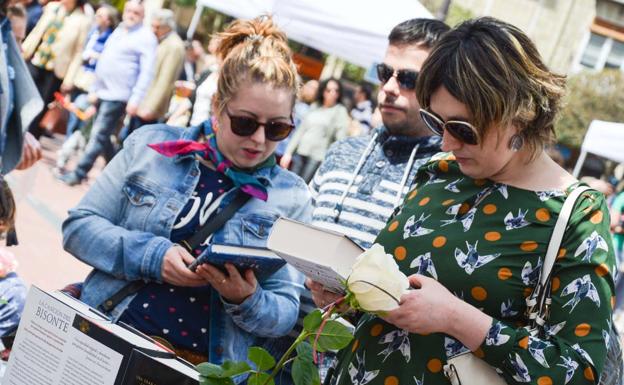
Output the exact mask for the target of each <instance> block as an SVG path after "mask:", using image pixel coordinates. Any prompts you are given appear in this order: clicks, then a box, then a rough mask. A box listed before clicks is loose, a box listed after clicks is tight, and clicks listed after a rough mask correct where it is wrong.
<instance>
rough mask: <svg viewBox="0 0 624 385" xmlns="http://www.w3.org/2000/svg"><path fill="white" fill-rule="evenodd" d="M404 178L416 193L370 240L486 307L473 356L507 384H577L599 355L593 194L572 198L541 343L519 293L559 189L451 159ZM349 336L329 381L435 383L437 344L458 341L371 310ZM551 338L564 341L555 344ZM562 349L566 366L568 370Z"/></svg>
mask: <svg viewBox="0 0 624 385" xmlns="http://www.w3.org/2000/svg"><path fill="white" fill-rule="evenodd" d="M413 188H414V190H413V191H417V194H414V193H408V196H407V197H406V200H405V202H404V203H403V207H402V208H401V210H400V211H399V212H398V214H397V215H396V217H395V218H393V219H392V220H391V221H389V224H388V227H387V228H386V229H385V230H384V231H382V232H381V234H379V236H378V238H377V240H376V242H378V243H380V244H381V245H382V246H384V249H385V250H386V252H387V253H389V254H391V255H393V256H394V260H395V261H396V263H397V264H398V266H399V269H400V270H401V271H402V272H403V273H405V274H406V275H411V274H416V273H418V274H421V275H425V276H428V277H430V278H434V279H436V280H437V281H438V282H439V283H441V284H442V285H443V286H446V288H447V289H448V290H449V291H450V292H451V293H453V294H454V295H456V296H457V297H459V298H461V299H463V300H464V301H465V302H467V303H469V304H471V305H472V306H474V308H476V309H480V310H481V311H483V312H484V313H486V314H487V315H489V316H490V317H492V319H493V322H492V326H491V328H490V330H489V331H488V333H487V336H486V338H485V339H484V341H483V343H482V344H481V346H479V347H478V348H477V349H476V350H475V351H474V354H475V355H476V356H477V357H479V358H481V359H483V360H485V361H486V362H488V363H496V365H498V366H499V367H502V368H504V371H505V376H506V378H508V379H510V381H512V380H513V382H514V383H516V382H517V383H530V384H540V385H553V384H567V385H580V384H583V385H584V384H586V383H587V382H588V381H590V380H589V379H590V378H594V373H593V371H592V370H591V369H590V368H591V364H590V363H589V361H588V358H586V357H589V358H590V359H595V360H596V361H599V359H598V357H602V356H603V355H604V353H605V351H606V346H605V344H604V343H602V342H601V343H596V341H604V340H603V337H602V332H603V331H605V330H608V329H607V327H608V320H609V319H610V313H611V311H612V306H613V302H614V294H613V293H612V292H611V287H613V283H612V276H611V271H612V267H613V266H614V264H615V262H614V261H615V260H614V256H613V250H612V247H611V241H610V235H609V228H608V226H609V224H608V222H609V221H608V220H607V219H605V218H606V215H605V213H606V212H607V211H606V204H605V202H604V198H603V197H602V196H601V195H599V194H597V193H587V194H585V196H584V197H583V198H581V199H580V200H579V201H578V202H577V204H576V205H575V207H574V212H573V214H572V217H571V218H572V219H571V223H570V225H569V226H568V229H567V230H566V235H565V237H564V240H563V242H562V244H561V246H560V248H559V251H558V253H557V259H556V262H555V268H554V270H553V272H554V274H553V276H552V279H551V292H552V299H553V303H552V305H551V311H552V314H557V322H558V323H556V324H553V325H550V327H551V328H553V329H551V332H552V333H553V335H552V336H551V337H550V338H549V340H548V341H543V340H542V339H541V338H540V337H539V336H530V335H529V334H528V332H527V331H526V329H524V326H525V324H526V321H524V314H523V311H524V309H525V305H524V303H525V297H527V296H529V295H531V293H532V291H533V289H534V287H535V283H536V281H537V279H538V277H539V272H540V268H541V264H542V263H543V258H544V254H545V249H546V247H547V245H548V242H549V239H550V234H551V233H552V228H553V226H554V223H555V222H556V219H557V216H558V213H559V211H560V210H561V205H562V204H563V201H564V199H565V193H564V192H561V191H545V192H537V193H536V192H532V191H528V190H522V189H518V188H515V187H511V186H505V185H500V184H495V183H493V182H492V181H489V180H472V179H470V178H468V177H466V176H465V175H462V174H461V173H460V172H459V168H458V166H457V162H456V161H454V160H452V159H445V162H439V161H432V162H431V163H430V164H428V165H426V166H425V167H423V168H421V169H420V170H419V172H418V174H417V176H416V178H415V179H414V183H413ZM601 239H602V240H604V242H602V240H601ZM589 246H591V247H589ZM590 290H591V292H592V294H591V295H589V294H587V293H589V291H590ZM427 311H430V312H433V311H435V310H430V309H429V310H427ZM561 321H565V323H561ZM458 322H462V321H461V320H460V321H458ZM466 327H469V325H466ZM355 338H356V341H357V342H354V343H353V344H352V345H351V346H350V348H349V349H347V353H348V354H345V355H344V359H343V360H342V361H340V363H339V365H338V367H337V371H336V376H338V378H339V379H340V380H339V382H338V384H337V385H347V384H353V383H358V384H362V380H361V379H362V378H366V379H367V385H393V384H401V385H403V384H414V383H415V381H416V383H418V381H424V383H426V384H427V385H442V384H444V385H447V384H448V381H447V380H446V378H445V377H444V373H443V367H444V365H445V364H446V357H447V354H449V352H451V353H452V352H453V351H461V350H462V349H463V346H462V344H461V343H460V342H459V341H457V340H454V339H452V338H451V337H449V336H448V334H441V333H436V332H433V331H432V330H418V331H417V332H415V333H409V334H406V333H405V332H404V331H403V330H401V329H398V328H397V327H395V326H393V325H392V324H389V323H386V322H384V321H383V320H382V319H380V318H378V317H376V316H373V315H366V316H363V317H362V318H361V321H360V323H359V324H358V326H357V329H356V332H355ZM573 345H574V346H577V347H578V348H579V349H582V352H583V353H581V350H579V349H576V350H575V349H572V348H571V346H573ZM559 346H564V347H565V348H564V349H565V350H564V351H563V352H559V350H558V349H559V348H558V347H559ZM424 347H426V348H424ZM564 357H565V359H569V360H571V361H569V362H570V363H571V362H573V363H574V364H570V365H574V366H575V367H576V369H575V372H574V375H573V376H572V377H571V378H569V379H568V378H566V370H565V369H564V367H565V362H564ZM547 367H548V368H550V369H548V368H547ZM569 367H571V366H569ZM350 368H351V370H350ZM354 368H361V370H359V369H358V371H357V373H359V374H357V375H358V376H361V377H357V378H356V377H354V376H356V371H354ZM514 368H519V370H520V369H521V370H520V371H519V372H518V373H516V371H515V369H514ZM519 373H520V374H519ZM514 376H516V377H514Z"/></svg>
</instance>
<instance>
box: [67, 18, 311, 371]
mask: <svg viewBox="0 0 624 385" xmlns="http://www.w3.org/2000/svg"><path fill="white" fill-rule="evenodd" d="M220 37H221V39H222V40H221V45H220V49H219V54H220V55H221V57H222V58H224V62H223V66H222V69H221V73H220V75H219V83H218V90H217V93H216V95H215V97H214V100H213V111H214V112H215V116H214V117H213V119H212V121H206V122H204V124H203V125H201V126H199V127H193V128H190V129H181V128H176V127H170V126H167V125H153V126H147V127H144V128H142V129H140V130H138V131H136V132H135V133H133V134H132V135H131V136H130V137H129V138H128V139H127V140H126V142H125V143H124V148H123V150H122V151H121V152H120V153H119V154H117V156H116V157H115V158H114V159H113V160H112V162H111V163H110V164H109V165H108V166H107V167H106V169H105V170H104V171H103V173H102V175H101V176H100V177H99V178H98V179H97V181H96V182H95V184H94V185H93V186H92V187H91V189H90V190H89V192H88V193H87V194H86V196H85V197H84V198H83V199H82V201H81V202H80V203H79V204H78V206H77V207H75V208H74V209H72V210H70V212H69V218H68V219H67V220H66V221H65V223H64V224H63V236H64V239H63V242H64V247H65V249H66V250H67V251H69V252H70V253H72V254H73V255H74V256H76V257H77V258H78V259H80V260H82V261H84V262H86V263H88V264H89V265H91V266H93V267H94V270H93V271H92V272H91V274H90V275H89V276H88V277H87V279H86V281H85V283H84V287H83V290H82V294H81V299H82V300H83V301H84V302H86V303H88V304H89V305H91V306H100V305H102V304H103V303H104V302H105V301H106V300H107V299H109V298H110V297H111V296H112V295H114V294H115V293H117V292H119V290H120V289H121V288H123V287H125V286H126V285H127V284H128V283H129V282H131V281H145V282H147V284H146V285H145V286H143V287H142V288H141V289H140V290H139V291H138V292H137V293H136V294H132V295H129V296H127V297H125V298H124V299H123V300H122V301H121V302H120V303H119V304H118V305H117V306H115V307H114V309H112V310H111V311H110V315H111V316H112V317H113V319H114V320H121V321H124V322H126V323H130V324H132V325H133V326H135V327H137V328H138V329H139V330H141V331H143V332H145V333H147V334H150V335H155V336H159V337H162V338H164V339H166V340H167V341H168V342H169V343H171V344H172V345H173V347H174V348H175V349H176V351H178V353H180V354H181V355H182V356H184V357H186V358H188V359H190V360H192V361H194V362H195V363H197V362H202V361H206V360H209V361H210V362H214V363H221V362H223V361H224V360H244V359H245V358H246V355H247V349H248V348H249V346H251V345H252V344H254V343H255V341H256V339H257V338H259V337H278V336H282V335H285V334H287V333H288V332H289V331H290V330H291V329H292V327H293V326H294V324H295V321H296V319H297V312H298V309H299V294H300V292H301V291H302V290H303V278H302V276H301V275H300V274H299V273H297V272H296V271H295V270H293V269H292V268H291V267H289V266H285V267H282V268H281V269H280V270H278V271H277V272H275V273H274V274H272V275H270V276H268V277H267V278H265V279H263V280H262V281H260V282H258V281H257V280H256V277H255V275H254V272H253V271H251V270H247V271H240V272H239V271H238V270H237V269H236V268H235V267H234V266H233V265H226V268H227V273H225V272H223V271H221V270H219V269H217V268H215V267H214V266H211V265H207V264H204V265H201V266H200V267H199V268H198V269H197V271H196V272H191V271H190V270H189V269H188V265H189V264H190V263H191V262H193V260H194V259H195V257H196V255H197V254H198V253H200V252H201V250H202V249H204V248H205V247H206V244H208V243H211V242H213V243H219V244H222V243H228V244H239V245H245V246H265V245H266V238H267V236H268V234H269V232H270V230H271V226H272V225H273V222H274V221H275V219H276V218H277V217H279V216H284V217H290V218H294V219H296V220H300V221H308V220H309V219H310V216H311V203H310V202H311V198H310V194H309V192H308V189H307V186H306V185H305V183H304V182H303V181H302V180H301V179H300V178H299V177H297V176H296V175H294V174H293V173H291V172H289V171H286V170H284V169H282V168H280V167H278V166H276V164H275V158H274V155H273V151H274V149H275V147H276V145H277V142H278V141H279V140H281V139H283V138H285V137H287V136H288V134H289V133H290V130H291V129H292V127H293V126H292V116H291V113H292V107H293V105H294V102H295V94H296V91H297V80H296V79H297V78H296V67H295V65H294V63H293V61H292V58H291V52H290V50H289V48H288V46H287V44H286V36H285V35H284V34H283V33H282V32H280V31H279V30H278V29H277V28H276V27H275V26H274V24H273V22H272V20H271V19H270V18H267V17H263V18H258V19H254V20H251V21H236V22H235V23H234V24H232V25H231V26H230V27H229V28H228V29H227V30H226V31H225V32H223V33H222V34H221V36H220ZM239 193H245V194H249V195H251V198H250V199H249V200H248V201H247V203H246V204H244V206H242V207H241V208H240V209H238V211H237V212H236V213H235V214H234V216H233V217H232V218H231V219H229V220H228V221H227V222H226V224H225V225H224V226H223V227H222V228H221V229H219V230H218V231H216V232H215V233H214V234H213V235H212V237H209V238H208V239H207V240H206V241H205V242H204V243H202V244H201V245H200V246H199V247H197V248H196V249H194V250H192V254H194V255H191V253H189V252H188V251H187V250H186V249H185V248H183V247H181V246H179V245H177V244H176V242H181V241H182V240H186V239H188V238H189V237H190V236H191V235H192V234H193V233H195V231H196V230H197V229H198V228H199V227H200V226H201V225H203V224H204V223H206V221H208V220H210V217H211V216H212V215H213V214H214V213H218V212H219V211H220V210H221V209H223V208H224V207H226V206H228V205H229V204H230V202H231V201H232V200H233V199H234V197H235V196H236V195H237V194H239Z"/></svg>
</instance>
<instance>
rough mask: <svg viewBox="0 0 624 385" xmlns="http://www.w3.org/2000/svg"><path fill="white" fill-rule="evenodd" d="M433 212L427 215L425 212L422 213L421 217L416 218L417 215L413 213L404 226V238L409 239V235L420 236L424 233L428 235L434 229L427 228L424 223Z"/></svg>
mask: <svg viewBox="0 0 624 385" xmlns="http://www.w3.org/2000/svg"><path fill="white" fill-rule="evenodd" d="M430 216H431V214H429V215H427V216H425V214H420V218H418V220H416V216H415V215H412V216H411V217H409V218H408V219H407V222H405V226H403V239H407V238H409V237H420V236H422V235H427V234H429V233H431V232H432V231H433V230H432V229H427V228H424V227H423V223H424V222H425V221H426V220H427V218H429V217H430Z"/></svg>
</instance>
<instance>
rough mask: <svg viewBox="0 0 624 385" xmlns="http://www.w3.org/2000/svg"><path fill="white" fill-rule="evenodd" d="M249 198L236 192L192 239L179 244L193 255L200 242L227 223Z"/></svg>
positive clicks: (240, 192) (249, 196)
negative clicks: (227, 203)
mask: <svg viewBox="0 0 624 385" xmlns="http://www.w3.org/2000/svg"><path fill="white" fill-rule="evenodd" d="M250 198H251V195H249V194H246V193H244V192H243V191H241V190H240V189H239V190H238V191H237V192H236V196H235V197H234V199H232V202H230V204H229V205H227V206H226V207H225V208H224V209H223V210H221V212H219V213H217V214H216V215H215V216H214V217H213V218H212V219H211V220H210V221H208V222H207V223H205V224H204V226H203V227H202V228H201V229H199V230H198V231H197V232H195V234H193V236H192V237H190V238H188V239H185V240H183V241H182V242H180V245H181V246H183V247H184V248H185V249H186V250H187V251H188V252H189V253H191V254H192V253H193V250H194V249H195V248H196V247H197V246H199V245H200V244H201V243H202V242H204V241H205V240H206V238H208V236H209V235H210V234H212V233H214V232H216V231H217V230H219V229H220V228H221V227H223V225H224V224H225V222H227V221H229V220H230V218H232V217H233V216H234V214H235V213H236V212H237V211H238V209H240V208H241V207H243V206H244V205H245V203H247V201H248V200H249V199H250Z"/></svg>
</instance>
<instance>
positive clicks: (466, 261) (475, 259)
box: [455, 241, 500, 275]
mask: <svg viewBox="0 0 624 385" xmlns="http://www.w3.org/2000/svg"><path fill="white" fill-rule="evenodd" d="M478 243H479V241H476V242H475V244H474V245H471V244H469V243H468V242H467V241H466V246H467V247H468V250H467V251H466V252H465V253H464V252H463V251H462V250H461V249H460V248H456V249H455V260H456V261H457V264H458V265H459V267H461V268H462V269H464V271H465V272H466V274H469V275H470V274H472V273H473V272H474V271H475V270H476V269H478V268H480V267H481V266H484V265H485V264H487V263H488V262H491V261H493V260H494V259H496V258H498V257H499V256H500V253H495V254H488V255H479V252H478V251H477V244H478Z"/></svg>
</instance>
